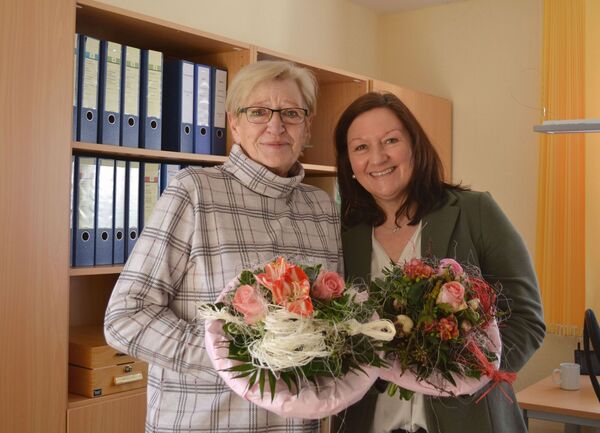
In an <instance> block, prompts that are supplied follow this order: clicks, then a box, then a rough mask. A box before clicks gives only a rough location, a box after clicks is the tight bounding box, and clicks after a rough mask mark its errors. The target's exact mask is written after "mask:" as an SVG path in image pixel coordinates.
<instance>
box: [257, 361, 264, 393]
mask: <svg viewBox="0 0 600 433" xmlns="http://www.w3.org/2000/svg"><path fill="white" fill-rule="evenodd" d="M258 389H259V390H260V398H261V399H262V398H263V396H264V394H265V370H264V369H263V368H261V369H260V373H259V376H258Z"/></svg>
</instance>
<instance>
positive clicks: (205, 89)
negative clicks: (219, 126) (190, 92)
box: [196, 67, 210, 126]
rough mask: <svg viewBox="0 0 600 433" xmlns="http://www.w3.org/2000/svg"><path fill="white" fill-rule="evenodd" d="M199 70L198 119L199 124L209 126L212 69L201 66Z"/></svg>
mask: <svg viewBox="0 0 600 433" xmlns="http://www.w3.org/2000/svg"><path fill="white" fill-rule="evenodd" d="M197 72H198V77H197V79H198V93H197V95H196V97H197V99H196V102H197V110H198V111H197V119H196V124H197V125H199V126H208V120H209V118H210V69H209V68H204V67H199V68H198V69H197Z"/></svg>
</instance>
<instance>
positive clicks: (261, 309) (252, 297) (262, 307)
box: [233, 284, 267, 325]
mask: <svg viewBox="0 0 600 433" xmlns="http://www.w3.org/2000/svg"><path fill="white" fill-rule="evenodd" d="M233 307H234V308H235V309H236V310H237V311H239V312H240V313H242V314H243V315H244V321H245V322H246V323H248V324H249V325H252V324H253V323H256V322H258V321H260V320H262V319H263V318H264V317H265V315H266V314H267V302H266V300H265V299H264V298H263V297H262V295H261V294H260V292H259V291H258V290H257V289H256V288H255V287H253V286H249V285H247V284H245V285H243V286H240V287H238V288H237V290H236V291H235V295H234V296H233Z"/></svg>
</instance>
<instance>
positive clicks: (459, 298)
mask: <svg viewBox="0 0 600 433" xmlns="http://www.w3.org/2000/svg"><path fill="white" fill-rule="evenodd" d="M435 303H436V304H449V305H450V306H451V307H452V311H454V312H456V311H460V310H464V309H465V308H467V303H466V302H465V288H464V287H463V285H462V284H460V283H459V282H457V281H450V282H448V283H446V284H444V285H443V286H442V289H441V290H440V294H439V295H438V297H437V299H436V300H435Z"/></svg>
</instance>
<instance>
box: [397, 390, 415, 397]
mask: <svg viewBox="0 0 600 433" xmlns="http://www.w3.org/2000/svg"><path fill="white" fill-rule="evenodd" d="M399 389H400V398H401V399H402V400H410V399H411V398H412V396H413V395H414V393H415V392H414V391H411V390H409V389H406V388H399Z"/></svg>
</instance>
